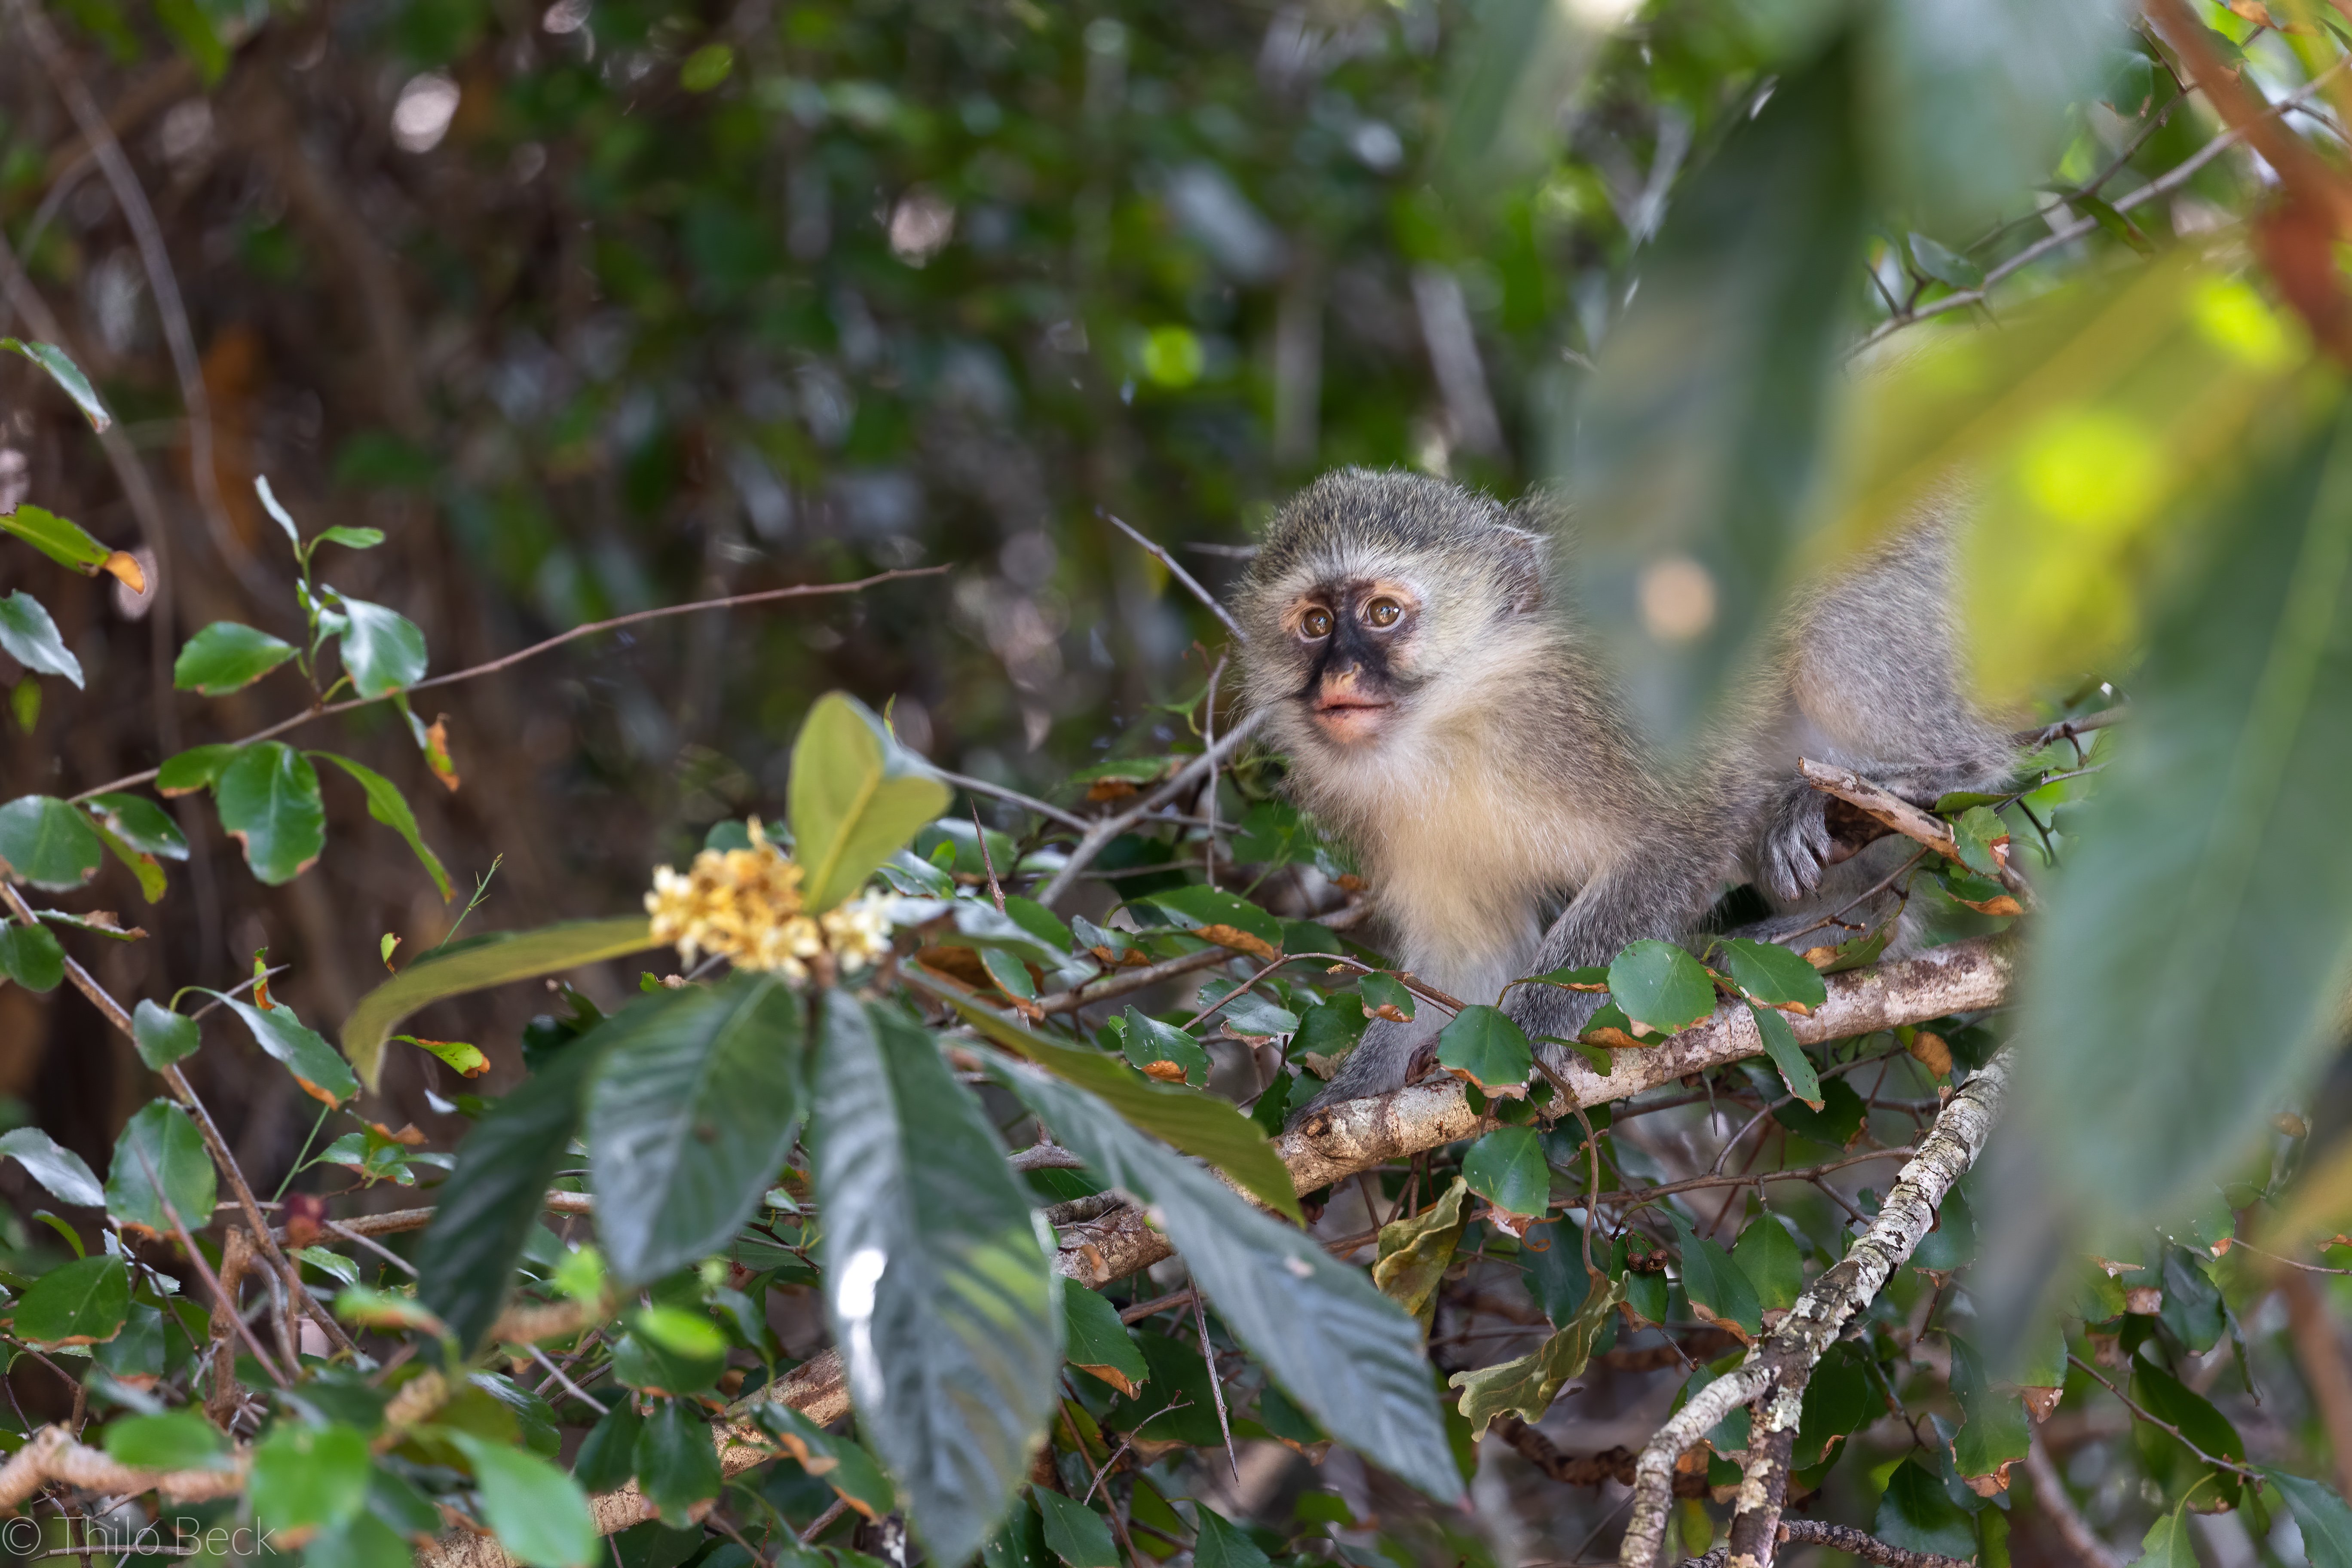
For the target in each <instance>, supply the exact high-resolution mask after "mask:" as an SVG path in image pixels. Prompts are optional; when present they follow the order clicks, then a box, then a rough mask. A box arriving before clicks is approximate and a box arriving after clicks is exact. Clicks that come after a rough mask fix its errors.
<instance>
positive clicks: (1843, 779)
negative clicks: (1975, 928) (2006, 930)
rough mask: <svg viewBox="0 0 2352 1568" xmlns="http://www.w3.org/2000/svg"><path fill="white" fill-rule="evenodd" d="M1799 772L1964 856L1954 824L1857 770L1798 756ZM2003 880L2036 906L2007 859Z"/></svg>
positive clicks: (1906, 832)
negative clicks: (1953, 829)
mask: <svg viewBox="0 0 2352 1568" xmlns="http://www.w3.org/2000/svg"><path fill="white" fill-rule="evenodd" d="M1797 771H1798V772H1799V773H1802V774H1803V775H1804V777H1805V782H1806V783H1807V784H1811V785H1812V786H1813V787H1814V788H1815V789H1817V790H1819V791H1821V792H1822V794H1823V795H1832V796H1834V797H1836V798H1837V799H1839V800H1842V801H1843V802H1845V803H1846V804H1847V805H1851V806H1853V808H1854V809H1855V810H1857V811H1860V812H1863V813H1864V814H1865V815H1867V816H1873V817H1875V818H1876V819H1877V820H1879V821H1880V822H1883V823H1885V825H1886V826H1889V827H1891V828H1893V829H1895V832H1897V833H1900V834H1901V835H1903V837H1906V838H1908V839H1911V840H1912V841H1914V842H1915V843H1919V844H1924V845H1926V846H1927V847H1928V848H1930V849H1933V850H1934V851H1935V852H1936V853H1937V854H1938V855H1941V856H1943V857H1944V858H1946V859H1948V860H1958V859H1959V858H1960V847H1959V844H1958V840H1956V839H1954V838H1953V837H1952V827H1951V824H1949V823H1948V822H1946V821H1945V820H1944V819H1943V818H1942V817H1940V816H1931V815H1930V814H1928V813H1927V812H1924V811H1922V810H1920V809H1919V808H1918V807H1917V806H1916V805H1912V804H1911V803H1910V802H1909V801H1907V800H1905V799H1904V798H1903V797H1902V796H1901V795H1895V794H1893V793H1891V792H1890V791H1887V790H1883V789H1881V788H1879V787H1878V786H1877V785H1876V784H1872V783H1871V782H1870V781H1869V780H1868V779H1866V778H1864V777H1863V776H1862V775H1861V774H1860V773H1855V772H1854V771H1853V769H1851V768H1838V767H1832V766H1830V765H1829V764H1828V763H1817V762H1814V761H1813V760H1812V759H1811V757H1800V758H1798V759H1797ZM2000 885H2001V886H2002V887H2004V888H2006V889H2009V891H2010V893H2011V895H2013V896H2014V897H2015V898H2016V899H2017V900H2018V902H2020V903H2021V904H2023V905H2025V906H2026V907H2027V908H2028V909H2031V908H2032V898H2033V890H2032V889H2031V888H2029V887H2027V886H2026V884H2025V879H2024V878H2023V877H2022V876H2021V875H2019V874H2018V872H2017V871H2016V870H2015V869H2014V868H2011V866H2010V865H2009V864H2008V863H2007V862H2006V861H2003V862H2002V863H2001V867H2000Z"/></svg>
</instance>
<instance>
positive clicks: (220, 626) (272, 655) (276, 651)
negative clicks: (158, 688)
mask: <svg viewBox="0 0 2352 1568" xmlns="http://www.w3.org/2000/svg"><path fill="white" fill-rule="evenodd" d="M293 657H294V645H293V644H292V643H289V642H285V641H281V640H280V639H278V638H277V637H271V636H270V635H269V634H268V632H265V631H261V630H258V629H257V628H256V627H253V626H243V625H240V624H239V623H237V622H236V621H215V622H213V624H212V625H210V626H206V627H205V629H204V630H202V631H200V632H198V633H197V634H196V635H195V636H194V637H190V638H189V639H188V641H187V646H185V647H183V648H181V649H180V657H179V658H178V659H176V660H175V661H173V665H172V684H173V687H174V688H176V689H179V690H182V691H195V692H201V693H202V694H203V695H205V696H206V697H221V696H225V695H226V694H227V693H229V692H232V691H239V690H242V689H245V688H246V687H248V686H250V685H252V684H253V683H254V682H255V681H257V680H258V679H261V678H262V677H263V676H265V675H268V673H269V672H270V671H271V670H273V669H276V668H278V666H279V665H281V664H284V663H285V662H286V661H287V660H288V659H289V658H293Z"/></svg>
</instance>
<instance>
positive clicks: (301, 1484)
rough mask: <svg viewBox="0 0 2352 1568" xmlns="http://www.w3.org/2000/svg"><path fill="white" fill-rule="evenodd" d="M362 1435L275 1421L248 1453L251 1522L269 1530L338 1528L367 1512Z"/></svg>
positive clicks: (345, 1428) (347, 1429)
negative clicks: (250, 1485) (252, 1520)
mask: <svg viewBox="0 0 2352 1568" xmlns="http://www.w3.org/2000/svg"><path fill="white" fill-rule="evenodd" d="M368 1469H369V1464H368V1444H367V1437H366V1436H365V1435H364V1434H362V1433H361V1432H359V1431H356V1430H354V1429H353V1428H352V1427H349V1426H341V1425H333V1426H310V1425H309V1424H308V1423H305V1422H300V1421H292V1420H280V1421H279V1422H278V1424H277V1425H275V1426H272V1427H271V1428H270V1429H269V1432H268V1435H267V1436H264V1437H263V1438H262V1439H261V1441H260V1442H258V1443H257V1444H255V1445H254V1448H253V1482H252V1491H251V1496H252V1499H253V1516H254V1518H255V1519H256V1520H258V1521H261V1522H262V1523H263V1525H265V1526H266V1527H267V1528H269V1529H272V1530H287V1531H294V1530H303V1529H309V1528H318V1527H323V1526H328V1525H336V1524H341V1523H342V1522H343V1521H346V1520H348V1519H350V1518H351V1517H352V1515H354V1514H356V1513H358V1512H359V1510H361V1509H362V1508H364V1507H365V1506H367V1494H368Z"/></svg>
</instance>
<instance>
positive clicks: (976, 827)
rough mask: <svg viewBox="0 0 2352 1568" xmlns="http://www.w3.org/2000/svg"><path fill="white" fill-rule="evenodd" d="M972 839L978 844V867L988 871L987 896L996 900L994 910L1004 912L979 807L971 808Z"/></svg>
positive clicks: (1002, 892)
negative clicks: (981, 823)
mask: <svg viewBox="0 0 2352 1568" xmlns="http://www.w3.org/2000/svg"><path fill="white" fill-rule="evenodd" d="M971 836H972V841H973V842H974V843H976V844H978V845H979V846H980V868H981V869H982V870H983V871H985V872H987V873H988V896H989V897H990V898H992V899H993V900H996V912H997V913H998V914H1000V915H1001V914H1003V912H1004V889H1003V886H1002V885H1001V884H999V883H998V881H997V879H996V857H995V856H994V855H993V854H992V853H990V851H989V847H988V829H987V828H985V827H982V826H981V825H980V807H979V806H978V805H973V806H972V808H971Z"/></svg>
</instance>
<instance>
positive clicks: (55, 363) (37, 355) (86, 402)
mask: <svg viewBox="0 0 2352 1568" xmlns="http://www.w3.org/2000/svg"><path fill="white" fill-rule="evenodd" d="M0 349H5V350H7V351H8V352H9V353H16V354H22V355H24V356H25V357H26V359H28V360H31V361H32V362H33V363H35V364H37V365H39V366H40V367H41V368H42V369H43V370H45V371H47V372H48V373H49V379H50V380H51V381H54V382H56V383H57V384H58V388H59V389H60V390H62V391H63V392H64V393H65V395H67V396H68V397H70V398H72V399H73V400H74V406H75V407H77V408H79V409H80V410H81V412H82V416H83V417H84V418H86V419H88V420H89V427H90V428H91V429H93V430H103V429H105V428H106V427H107V426H110V425H111V424H113V423H114V418H113V416H111V415H110V414H108V413H107V411H106V405H105V404H103V403H101V402H100V401H99V397H98V389H97V388H96V387H94V386H92V385H90V384H89V377H88V376H86V375H84V374H82V373H81V366H79V365H78V364H76V363H74V362H73V356H72V355H71V354H69V353H66V351H65V350H63V349H61V348H59V347H58V345H57V344H55V343H42V342H31V343H28V342H25V341H24V340H23V339H22V338H0ZM16 510H19V511H24V510H27V509H26V508H24V507H18V508H17V509H16Z"/></svg>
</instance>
